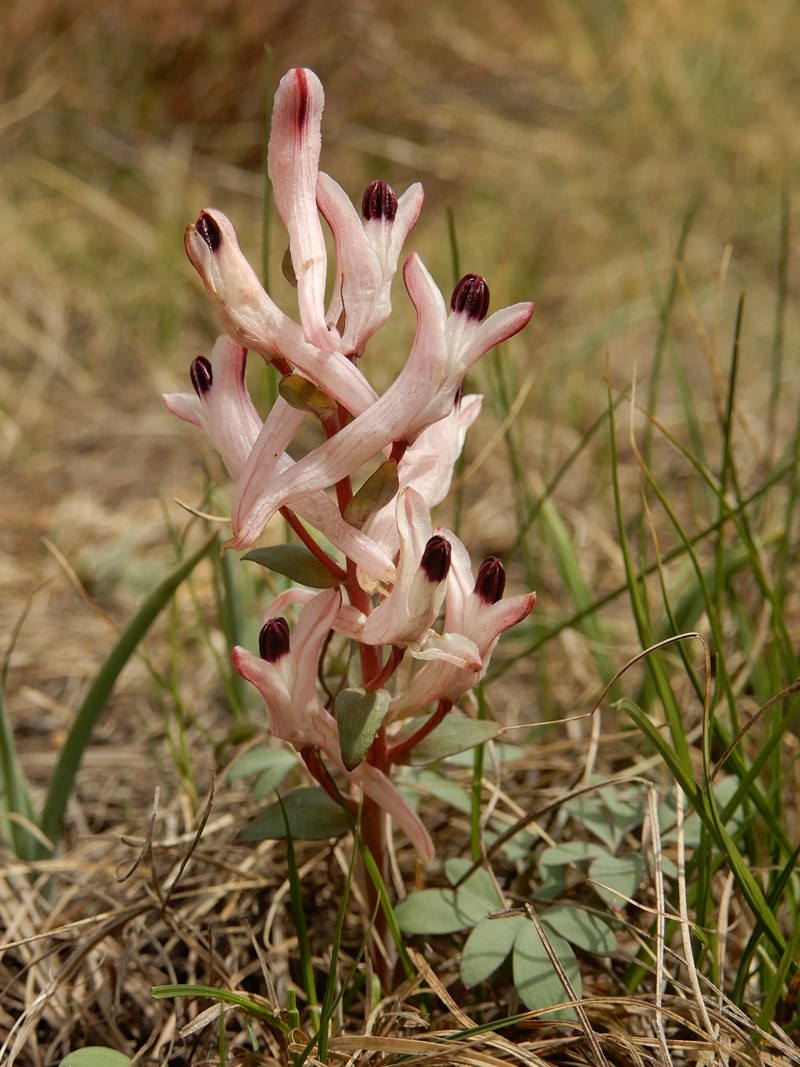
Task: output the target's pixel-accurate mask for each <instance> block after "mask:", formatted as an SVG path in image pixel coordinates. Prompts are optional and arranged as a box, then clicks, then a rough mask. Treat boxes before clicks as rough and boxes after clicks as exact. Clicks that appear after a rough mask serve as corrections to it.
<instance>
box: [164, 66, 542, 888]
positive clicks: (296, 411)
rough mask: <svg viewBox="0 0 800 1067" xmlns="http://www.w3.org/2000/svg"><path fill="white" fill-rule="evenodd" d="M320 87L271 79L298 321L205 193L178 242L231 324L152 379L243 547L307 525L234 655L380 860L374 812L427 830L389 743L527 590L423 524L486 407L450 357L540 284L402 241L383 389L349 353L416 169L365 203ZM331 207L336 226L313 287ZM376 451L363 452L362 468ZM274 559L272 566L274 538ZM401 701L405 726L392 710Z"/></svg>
mask: <svg viewBox="0 0 800 1067" xmlns="http://www.w3.org/2000/svg"><path fill="white" fill-rule="evenodd" d="M322 108H323V90H322V86H321V84H320V82H319V80H318V79H317V77H316V75H315V74H314V73H313V72H312V71H310V70H303V69H296V70H291V71H289V73H288V74H286V76H285V77H284V78H283V80H282V81H281V83H280V86H279V87H278V90H277V93H276V97H275V106H274V115H273V122H272V132H271V136H270V142H269V155H268V171H269V176H270V179H271V181H272V184H273V187H274V198H275V204H276V207H277V210H278V212H279V214H280V216H281V218H282V220H283V222H284V223H285V225H286V229H287V231H288V235H289V251H290V256H291V267H292V271H293V273H294V277H295V279H296V285H297V293H298V305H299V320H300V321H299V322H296V321H294V320H293V319H291V318H290V317H288V316H287V315H286V314H284V313H283V312H282V311H281V310H280V309H279V308H278V307H277V306H276V305H275V304H274V303H273V301H272V299H271V298H270V296H269V295H268V294H267V293H266V292H265V290H264V288H263V287H262V285H261V284H260V282H259V281H258V279H257V277H256V275H255V273H254V271H253V270H252V268H251V267H250V265H249V264H248V262H247V260H246V259H245V258H244V256H243V254H242V252H241V250H240V248H239V244H238V241H237V237H236V233H235V231H234V228H233V226H232V224H231V222H230V221H229V220H228V218H226V216H225V215H223V214H222V212H220V211H217V210H214V209H211V208H208V209H205V210H203V211H202V212H201V213H200V216H199V218H198V219H197V221H196V222H195V223H194V224H193V225H190V226H188V227H187V229H186V236H185V244H186V250H187V253H188V256H189V259H190V260H191V262H192V264H193V265H194V266H195V268H196V269H197V271H198V273H199V274H200V276H201V278H202V280H203V283H204V285H205V288H206V291H207V293H208V296H209V298H210V300H211V302H212V304H213V306H214V309H215V312H216V314H217V317H218V319H219V322H220V325H221V327H222V330H223V334H222V336H220V338H219V339H218V340H217V342H216V344H215V345H214V348H213V351H212V353H211V358H210V359H209V358H206V357H205V356H198V357H197V358H196V359H195V360H194V362H193V363H192V367H191V380H192V384H193V386H194V393H192V394H183V393H181V394H170V395H167V396H165V397H164V399H165V401H166V404H167V406H168V407H169V408H170V410H172V411H173V412H174V413H175V414H176V415H178V416H180V417H181V418H182V419H185V420H186V421H188V422H191V423H194V424H195V425H197V426H200V427H201V428H202V429H203V430H204V431H205V432H206V434H207V435H208V436H209V438H210V439H211V441H212V442H213V444H214V446H215V448H216V449H217V450H218V452H219V453H220V455H221V457H222V459H223V461H224V463H225V465H226V467H227V469H228V471H229V473H230V475H231V477H232V478H234V479H235V480H236V491H235V496H234V501H233V507H232V515H231V523H232V528H233V535H232V537H231V538H230V539H229V540H228V541H227V542H226V547H229V548H237V549H246V548H249V547H251V546H252V545H253V544H254V543H255V542H256V540H257V539H258V538H259V536H260V535H261V533H262V531H263V530H264V528H265V526H266V525H267V523H269V521H270V520H271V518H272V517H273V516H274V515H275V514H276V513H277V512H280V513H281V515H282V516H283V517H284V518H285V519H286V520H287V521H288V523H289V525H290V526H291V528H292V530H293V531H294V532H295V534H296V535H297V538H298V539H299V541H300V542H301V544H302V546H304V547H303V549H302V550H301V551H302V558H301V562H300V564H299V571H298V569H297V568H298V564H297V553H294V555H293V559H294V565H293V567H292V568H290V570H289V571H287V570H286V569H285V565H283V570H284V573H291V574H292V575H293V576H294V575H297V574H298V573H299V576H300V578H301V583H300V584H299V585H296V586H293V587H292V588H290V589H289V590H287V591H286V592H285V593H282V594H281V595H279V596H278V597H277V599H276V600H275V601H274V602H273V604H272V605H271V606H270V608H269V609H268V611H267V618H266V621H265V623H264V626H263V628H262V630H261V633H260V640H259V650H258V655H256V654H254V653H253V652H251V651H248V650H247V649H244V648H239V647H237V648H235V649H234V650H233V662H234V666H235V668H236V670H237V671H238V672H239V673H240V674H241V675H242V676H243V677H244V678H246V679H248V680H249V681H250V682H252V684H253V685H254V686H255V687H256V688H257V689H258V691H259V692H260V694H261V696H262V697H263V699H264V703H265V706H266V712H267V719H268V722H269V727H270V730H271V732H272V733H273V734H274V736H276V737H278V738H281V739H282V740H284V741H287V742H289V744H291V745H292V746H294V748H295V749H296V750H297V751H298V752H299V753H300V755H301V757H302V758H303V760H304V762H305V764H306V766H307V767H308V770H309V771H310V773H311V775H312V776H313V777H314V778H315V779H316V780H317V781H318V782H319V783H320V785H321V786H322V787H323V788H324V789H326V790H327V791H328V792H329V793H331V795H332V796H334V797H336V798H342V797H343V795H345V796H346V794H343V793H342V791H341V790H340V789H339V788H338V787H336V786H335V784H334V778H333V774H334V773H337V774H338V775H339V776H340V780H341V779H342V778H343V779H344V780H345V781H346V782H347V783H348V785H347V786H346V787H345V790H346V792H348V791H349V786H350V785H352V786H353V787H354V788H355V791H356V795H357V796H358V797H359V799H360V800H361V804H362V824H361V826H362V835H363V838H364V841H365V843H366V844H367V845H368V846H369V847H370V849H371V850H372V852H373V855H374V857H375V859H376V860H377V862H378V866H379V868H382V869H383V871H385V870H386V856H387V840H388V838H387V825H386V817H387V816H388V817H390V818H391V819H392V820H393V822H394V823H395V824H396V825H397V826H399V827H401V828H402V830H403V831H405V833H406V834H407V836H408V838H409V840H410V841H411V842H412V843H413V845H414V848H415V849H416V851H417V854H418V855H419V857H420V859H421V860H422V861H429V860H430V859H431V858H432V856H433V851H434V850H433V844H432V841H431V838H430V835H429V833H428V831H427V829H426V828H425V826H424V824H423V822H422V821H421V819H420V818H419V816H418V815H417V814H416V813H415V812H414V811H413V810H412V809H411V808H410V807H409V805H408V804H407V803H406V801H405V800H404V799H403V797H402V796H401V794H400V792H399V791H398V790H397V788H396V787H395V785H394V784H393V783H392V780H391V770H392V766H393V764H395V763H397V762H398V761H400V760H401V759H403V758H406V757H407V756H408V754H409V753H410V752H411V751H412V750H413V749H414V748H415V747H416V746H417V745H419V744H420V743H421V742H422V741H423V740H424V739H426V738H428V737H429V735H430V734H431V733H432V731H434V730H435V729H436V727H437V726H438V725H439V724H440V723H441V722H442V720H443V719H444V718H445V716H446V715H447V714H448V713H449V712H450V711H451V709H452V708H453V707H454V705H455V703H456V702H457V701H458V700H459V699H460V698H461V697H463V696H464V695H465V694H467V693H469V692H470V690H472V689H473V688H474V686H475V685H476V684H477V683H478V681H479V680H480V679H481V678H482V677H483V675H484V674H485V672H486V669H487V665H488V663H489V659H490V656H491V654H492V650H493V648H494V646H495V644H496V643H497V640H498V638H499V636H500V634H501V633H502V632H503V631H504V630H506V629H508V628H509V627H510V626H513V625H514V624H515V623H517V622H519V621H520V620H521V619H523V618H525V617H526V616H527V615H528V614H529V612H530V611H531V610H532V609H533V606H534V602H535V594H534V593H528V594H524V595H520V596H513V597H509V598H504V597H503V592H504V586H505V572H504V569H503V565H502V564H501V563H500V561H499V560H498V559H496V558H495V557H490V558H489V559H487V560H485V561H484V562H483V563H482V564H481V565H480V567H479V568H478V571H477V575H473V569H472V564H471V562H470V558H469V555H468V553H467V550H466V548H465V547H464V546H463V545H462V543H461V542H460V541H459V539H458V538H457V537H456V536H455V535H454V534H453V533H452V532H450V531H449V530H446V529H444V528H442V527H436V528H434V527H433V526H432V524H431V515H430V512H431V509H432V508H433V507H435V506H436V505H437V504H439V503H440V502H441V501H442V500H443V499H444V498H445V496H446V495H447V492H448V490H449V487H450V483H451V479H452V473H453V466H454V463H455V461H456V459H457V458H458V456H459V454H460V451H461V448H462V446H463V442H464V437H465V434H466V431H467V429H468V428H469V426H470V424H471V423H472V422H473V421H474V420H475V418H476V416H477V414H478V412H479V410H480V405H481V397H480V396H464V395H462V383H463V380H464V376H465V375H466V373H467V371H468V370H469V369H470V368H471V367H472V366H473V365H474V364H475V362H476V361H477V360H478V359H479V358H480V357H481V356H483V355H484V354H485V353H486V352H488V351H489V349H491V348H493V347H494V346H495V345H497V344H499V343H500V342H501V341H504V340H505V339H507V338H509V337H511V336H513V335H514V334H516V333H517V332H518V331H519V330H521V329H522V328H523V327H524V326H525V325H526V324H527V322H528V320H529V319H530V317H531V315H532V313H533V305H532V304H530V303H520V304H515V305H514V306H513V307H508V308H504V309H502V310H500V311H496V312H494V313H493V314H491V315H490V314H488V309H489V289H488V286H487V284H486V282H485V280H484V279H483V278H482V277H480V276H479V275H476V274H468V275H466V276H465V277H464V278H462V279H461V280H460V281H459V283H458V284H457V285H456V287H455V290H454V292H453V295H452V298H451V301H450V307H449V310H448V308H447V306H446V304H445V301H444V299H443V298H442V295H441V294H440V292H439V289H438V288H437V286H436V284H435V282H434V280H433V278H432V277H431V275H430V274H429V272H428V271H427V270H426V268H425V266H424V265H423V263H422V260H421V259H420V258H419V256H418V255H416V254H411V255H410V256H409V257H408V258H407V259H406V261H405V263H404V265H403V270H402V274H403V281H404V283H405V287H406V290H407V292H408V295H409V297H410V298H411V301H412V303H413V305H414V308H415V311H416V318H417V327H416V335H415V337H414V341H413V344H412V347H411V351H410V354H409V356H408V359H407V361H406V364H405V366H404V367H403V369H402V370H401V372H400V374H399V375H398V377H397V379H396V380H395V381H394V383H393V384H392V385H390V386H389V388H388V389H387V390H386V391H385V392H384V393H383V394H382V395H380V396H378V395H377V394H376V393H375V391H374V389H373V388H372V386H371V385H370V383H369V381H368V380H367V378H366V377H365V376H364V374H363V373H362V370H361V359H362V356H363V355H364V353H365V349H366V346H367V343H368V341H369V340H370V338H371V337H372V336H373V334H375V333H376V331H377V330H379V329H380V328H381V326H383V325H384V323H385V322H386V321H387V319H388V317H389V315H390V312H391V292H390V290H391V284H392V279H393V276H394V274H395V271H396V268H397V263H398V258H399V254H400V250H401V247H402V245H403V243H404V242H405V240H406V238H407V236H408V234H409V232H410V231H411V229H412V228H413V226H414V224H415V222H416V221H417V218H418V217H419V214H420V210H421V208H422V199H423V194H422V188H421V186H420V185H419V184H415V185H412V186H411V187H410V188H409V189H407V190H406V192H405V193H404V194H403V195H402V196H400V197H398V196H396V194H395V193H394V191H393V190H392V189H391V187H390V186H389V185H388V184H387V183H386V182H385V181H374V182H372V183H371V184H370V185H369V186H368V188H367V190H366V192H365V193H364V196H363V200H362V204H361V214H360V215H359V213H358V212H357V211H356V209H355V208H354V207H353V205H352V204H351V203H350V201H349V199H348V198H347V196H346V194H345V193H344V191H343V190H342V189H341V188H340V186H339V185H337V184H336V182H335V181H333V179H332V178H330V177H328V175H326V174H324V173H322V172H321V171H320V170H319V156H320V145H321V136H320V130H321V119H322ZM323 218H324V220H325V222H326V223H327V224H328V226H329V228H330V230H331V233H332V235H333V243H334V248H335V266H334V273H333V284H332V293H333V296H332V298H331V299H330V302H329V303H328V305H327V307H326V300H325V293H326V285H327V284H328V281H329V279H328V256H327V251H326V246H325V239H324V234H323V227H322V219H323ZM248 350H249V351H253V352H257V353H258V354H259V355H260V356H261V357H262V359H263V360H264V361H265V363H267V364H271V365H272V366H273V367H274V368H275V370H276V371H277V372H278V374H279V375H280V376H281V381H280V396H279V397H278V399H277V400H276V402H275V403H274V405H273V407H272V409H271V411H270V412H269V414H268V415H267V417H266V419H265V420H263V421H262V419H261V417H260V415H259V414H258V412H257V410H256V408H255V406H254V405H253V403H252V401H251V399H250V396H249V393H248V390H247V386H246V384H245V363H246V359H247V352H248ZM307 417H311V418H313V419H316V420H317V422H318V423H319V425H320V427H321V430H322V434H323V436H324V441H323V443H321V444H320V445H318V446H317V447H314V448H312V449H311V450H310V451H308V452H307V454H305V455H304V456H303V457H302V458H300V459H293V458H292V457H291V456H290V455H289V454H288V452H287V448H288V446H289V445H290V443H291V442H292V441H293V439H294V438H295V435H296V433H297V431H298V428H299V427H300V425H301V423H302V422H303V420H304V419H306V418H307ZM370 463H371V464H372V466H373V467H374V468H375V469H374V470H373V471H372V473H371V474H369V476H368V477H366V478H365V477H364V470H365V465H367V464H370ZM357 481H360V482H361V484H360V488H358V490H357V491H356V484H357ZM330 490H332V494H330V495H329V491H330ZM314 531H316V533H315V532H314ZM319 535H322V536H321V537H320V536H319ZM268 559H269V561H270V562H271V564H272V565H273V566H274V567H275V568H276V569H281V567H282V564H281V562H280V559H279V557H277V556H275V555H274V554H273V555H272V556H269V557H268ZM290 604H296V605H300V613H299V618H298V621H297V624H296V626H295V627H294V629H293V631H292V630H290V627H289V624H288V622H287V620H286V616H285V614H284V612H285V611H286V610H287V608H288V606H289V605H290ZM442 612H443V622H442V624H441V625H440V626H439V627H438V629H437V623H438V620H439V619H440V616H441V615H442ZM332 632H333V633H335V634H339V635H341V636H342V637H343V638H344V639H346V640H349V641H350V642H352V643H353V647H354V649H355V650H356V651H357V655H356V656H354V657H353V659H352V665H351V667H352V674H353V675H355V677H351V678H349V679H347V678H346V679H344V680H343V681H342V682H341V684H340V685H339V686H338V692H337V695H336V698H335V699H333V698H332V697H331V696H330V690H329V689H328V688H327V687H326V699H323V697H322V696H321V693H320V689H319V687H318V684H317V677H318V674H320V673H321V674H322V675H324V671H321V669H320V658H321V656H322V654H323V651H324V649H325V648H326V647H327V642H328V640H329V638H330V635H331V633H332ZM406 656H408V657H410V659H411V660H415V661H418V664H417V667H416V671H415V672H414V673H413V675H412V676H411V678H410V681H409V682H408V683H407V684H404V685H403V686H402V687H400V686H398V685H397V676H396V672H397V668H398V667H399V666H400V664H401V662H402V661H403V660H404V659H405V658H406ZM414 717H416V718H417V722H415V723H413V724H412V726H411V728H409V726H408V724H405V725H404V726H401V727H398V726H397V725H396V724H397V723H399V722H400V721H401V720H405V719H410V718H414ZM418 723H419V724H418ZM345 802H346V800H345Z"/></svg>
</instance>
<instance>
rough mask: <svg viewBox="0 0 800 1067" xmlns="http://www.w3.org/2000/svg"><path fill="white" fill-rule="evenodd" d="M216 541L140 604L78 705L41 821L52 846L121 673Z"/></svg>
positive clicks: (210, 539)
mask: <svg viewBox="0 0 800 1067" xmlns="http://www.w3.org/2000/svg"><path fill="white" fill-rule="evenodd" d="M217 542H218V535H217V533H216V532H215V533H213V534H212V535H211V536H210V537H208V538H206V540H205V541H204V542H203V543H202V544H201V546H200V547H199V548H198V549H197V550H196V551H195V552H194V553H193V554H192V555H191V556H189V558H188V559H185V560H182V561H181V562H180V563H179V564H178V566H177V567H175V568H174V570H172V571H170V573H169V574H168V575H167V576H166V578H164V579H163V580H162V581H161V582H160V583H159V584H158V585H157V586H156V588H155V589H154V590H153V591H152V592H151V593H150V594H149V595H148V596H147V597H146V598H145V600H144V602H143V603H142V604H141V606H140V607H139V610H138V611H137V612H136V614H135V615H134V617H133V618H132V619H131V621H130V622H129V623H128V625H127V626H126V627H125V629H124V630H123V631H122V633H121V634H120V636H119V638H118V640H117V643H116V644H115V645H114V647H113V649H112V650H111V652H110V654H109V656H108V658H107V659H106V661H105V663H104V664H103V666H102V667H101V668H100V670H99V671H98V673H97V675H96V677H95V679H94V681H93V682H92V684H91V686H90V687H89V692H88V693H87V694H86V697H85V698H84V701H83V703H82V704H81V706H80V708H79V709H78V713H77V715H76V716H75V720H74V722H73V724H72V726H71V728H70V731H69V733H68V734H67V739H66V741H65V743H64V747H63V748H62V750H61V755H60V756H59V759H58V762H57V763H56V766H55V768H54V770H53V774H52V776H51V778H50V782H49V784H48V788H47V796H46V798H45V803H44V808H43V811H42V818H41V822H40V827H41V829H42V831H43V833H44V834H45V835H46V836H47V838H48V839H49V840H50V841H51V842H52V846H53V849H52V851H53V852H54V851H55V850H56V848H57V847H58V842H59V840H60V837H61V830H62V825H63V821H64V812H65V811H66V807H67V801H68V799H69V796H70V793H71V792H72V786H73V783H74V781H75V775H76V774H77V773H78V767H79V766H80V763H81V760H82V759H83V754H84V752H85V751H86V747H87V745H89V743H90V741H91V738H92V733H93V731H94V728H95V726H96V725H97V723H98V720H99V719H100V716H101V715H102V714H103V711H104V710H105V707H106V704H107V702H108V698H109V696H110V695H111V691H112V690H113V688H114V685H115V684H116V681H117V678H118V677H119V675H120V673H121V672H122V669H123V667H124V666H125V665H126V663H127V662H128V660H129V659H130V658H131V656H132V655H133V654H134V652H135V651H136V649H137V647H138V646H139V644H140V642H141V641H142V639H143V638H144V636H145V634H146V633H147V631H148V630H149V629H150V627H151V626H152V624H153V623H154V622H155V620H156V619H157V618H158V616H159V615H160V613H161V612H162V610H163V609H164V608H165V607H166V605H167V604H168V603H169V602H170V600H171V599H172V597H173V595H174V594H175V592H176V590H177V589H178V587H179V586H180V585H181V583H182V582H184V581H185V580H186V579H187V578H188V577H189V575H190V574H191V573H192V571H193V570H194V569H195V567H196V566H197V565H198V563H200V561H201V560H203V559H205V557H206V556H207V555H208V553H209V552H210V551H211V549H212V548H213V547H214V546H215V545H216V544H217ZM37 853H39V858H45V857H46V856H47V855H48V852H47V850H46V849H44V848H43V847H42V846H40V847H39V849H38V850H37Z"/></svg>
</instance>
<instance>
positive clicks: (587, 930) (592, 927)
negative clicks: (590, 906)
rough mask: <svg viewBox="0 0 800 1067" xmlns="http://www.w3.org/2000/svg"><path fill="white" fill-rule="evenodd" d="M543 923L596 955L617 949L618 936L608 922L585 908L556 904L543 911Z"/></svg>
mask: <svg viewBox="0 0 800 1067" xmlns="http://www.w3.org/2000/svg"><path fill="white" fill-rule="evenodd" d="M542 925H543V926H546V927H547V929H548V931H552V932H553V933H554V934H557V935H559V936H560V937H563V938H564V939H565V940H566V941H569V942H570V944H572V945H577V946H578V948H582V949H584V950H585V951H586V952H592V953H594V955H595V956H608V955H610V954H611V953H612V952H616V950H617V938H616V936H615V934H614V931H613V930H612V929H611V927H610V926H609V925H608V923H607V922H605V921H604V920H603V919H601V918H600V917H599V916H598V915H594V914H592V912H590V911H584V909H583V908H573V907H570V906H569V905H568V904H555V905H553V907H552V908H548V909H547V911H544V912H542Z"/></svg>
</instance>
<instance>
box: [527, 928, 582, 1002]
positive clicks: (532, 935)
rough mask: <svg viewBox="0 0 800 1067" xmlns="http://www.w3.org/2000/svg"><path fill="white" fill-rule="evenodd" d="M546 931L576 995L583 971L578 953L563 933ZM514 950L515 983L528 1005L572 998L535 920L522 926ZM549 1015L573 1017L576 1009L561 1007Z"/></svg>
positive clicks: (579, 993) (579, 991)
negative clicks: (563, 983) (579, 965)
mask: <svg viewBox="0 0 800 1067" xmlns="http://www.w3.org/2000/svg"><path fill="white" fill-rule="evenodd" d="M546 933H547V940H548V941H549V942H550V946H551V947H552V949H553V951H554V952H555V954H556V956H557V957H558V961H559V963H560V964H561V966H562V967H563V968H564V971H565V973H566V975H567V977H568V979H569V981H570V983H571V985H572V987H573V989H574V990H575V993H576V995H577V996H580V995H581V972H580V969H579V967H578V961H577V960H576V959H575V953H574V952H573V951H572V949H571V948H570V946H569V943H568V942H567V941H565V940H564V938H563V937H560V936H559V935H558V934H556V933H554V932H553V931H551V930H547V931H546ZM513 952H514V955H513V974H514V986H515V987H516V990H517V992H518V993H519V995H520V997H521V999H522V1002H523V1004H525V1006H526V1007H527V1008H530V1010H531V1011H537V1010H539V1009H541V1008H547V1007H548V1006H549V1005H551V1004H560V1003H561V1002H562V1001H564V1000H568V999H569V997H568V995H567V993H566V991H565V989H564V986H563V985H562V983H561V979H560V978H559V977H558V974H557V973H556V971H555V969H554V967H553V964H552V962H551V960H550V957H549V956H548V954H547V950H546V949H545V947H544V944H543V942H542V939H541V937H540V936H539V933H538V931H537V929H536V927H535V926H534V925H533V923H532V922H530V921H528V922H526V923H525V925H524V926H522V927H521V928H520V930H519V932H518V934H517V937H516V940H515V941H514V950H513ZM547 1018H548V1019H574V1018H575V1010H574V1009H573V1008H559V1009H557V1010H556V1011H552V1012H547Z"/></svg>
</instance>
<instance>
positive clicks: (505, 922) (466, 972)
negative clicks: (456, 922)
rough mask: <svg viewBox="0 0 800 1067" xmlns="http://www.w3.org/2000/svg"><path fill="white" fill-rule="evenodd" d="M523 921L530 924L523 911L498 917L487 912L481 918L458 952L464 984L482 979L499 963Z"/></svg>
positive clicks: (483, 980)
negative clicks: (487, 914) (461, 949)
mask: <svg viewBox="0 0 800 1067" xmlns="http://www.w3.org/2000/svg"><path fill="white" fill-rule="evenodd" d="M524 924H528V925H530V919H528V918H527V916H525V915H505V916H503V917H502V918H497V919H494V918H492V916H491V915H489V916H487V917H486V918H485V919H481V921H480V922H479V923H478V925H477V926H476V927H475V928H474V930H472V932H471V933H470V935H469V937H468V938H467V942H466V944H465V945H464V949H463V951H462V953H461V965H460V973H461V981H462V982H463V983H464V985H465V986H476V985H478V984H479V983H480V982H485V981H486V979H487V978H489V977H490V975H493V974H494V972H495V971H496V970H497V968H498V967H500V966H502V964H503V963H504V961H505V959H506V957H507V956H508V955H509V954H510V952H511V950H512V948H513V947H514V942H515V941H516V938H517V934H518V933H519V931H520V928H521V927H522V926H523V925H524Z"/></svg>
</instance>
